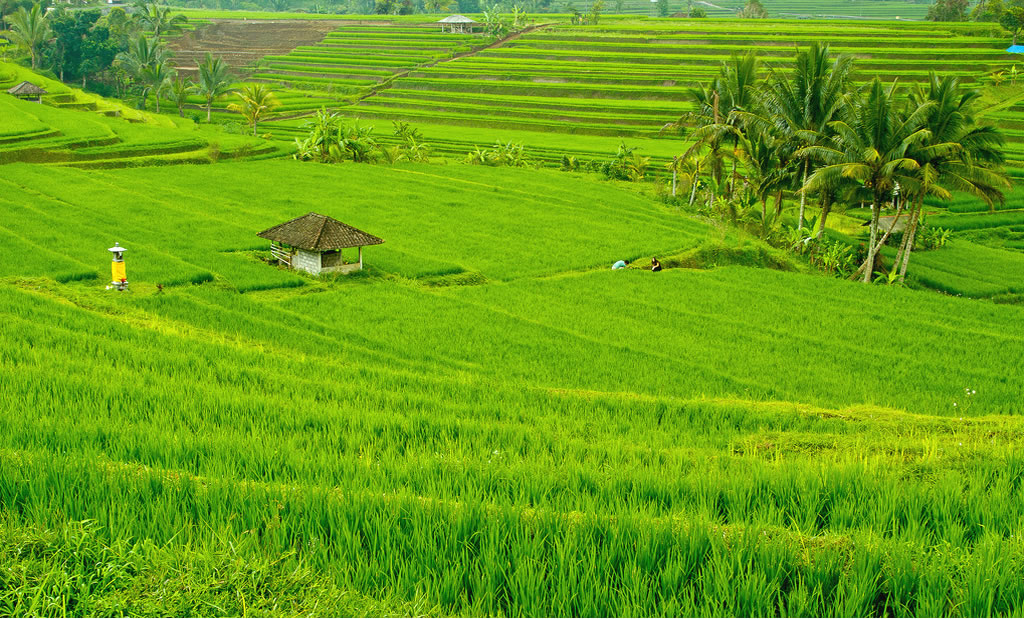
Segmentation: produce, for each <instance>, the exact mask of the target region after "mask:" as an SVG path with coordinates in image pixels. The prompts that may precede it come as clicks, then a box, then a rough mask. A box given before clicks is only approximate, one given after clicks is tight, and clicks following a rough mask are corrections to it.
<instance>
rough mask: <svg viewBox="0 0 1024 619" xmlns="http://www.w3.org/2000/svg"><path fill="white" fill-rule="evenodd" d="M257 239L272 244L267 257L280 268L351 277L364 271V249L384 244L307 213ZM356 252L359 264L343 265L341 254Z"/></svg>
mask: <svg viewBox="0 0 1024 619" xmlns="http://www.w3.org/2000/svg"><path fill="white" fill-rule="evenodd" d="M256 236H259V237H261V238H264V239H268V240H270V241H271V244H270V253H271V254H273V255H274V257H275V258H277V260H278V262H279V263H280V264H286V265H288V266H290V267H291V268H293V269H297V270H300V271H306V272H307V273H311V274H313V275H319V274H320V273H350V272H352V271H357V270H361V269H362V268H363V248H364V247H366V246H368V245H380V244H381V243H383V242H384V241H383V240H381V239H379V238H377V237H375V236H373V235H372V234H367V233H366V232H363V231H362V230H359V229H357V228H353V227H352V226H350V225H348V224H343V223H341V222H340V221H338V220H337V219H333V218H331V217H327V216H326V215H320V214H318V213H307V214H305V215H303V216H302V217H296V218H295V219H292V220H291V221H286V222H284V223H283V224H279V225H277V226H274V227H273V228H267V229H266V230H264V231H263V232H260V233H259V234H257V235H256ZM353 247H355V248H358V257H359V260H358V262H351V263H347V262H345V256H344V254H343V250H345V249H351V248H353Z"/></svg>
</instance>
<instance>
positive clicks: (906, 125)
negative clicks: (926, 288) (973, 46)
mask: <svg viewBox="0 0 1024 619" xmlns="http://www.w3.org/2000/svg"><path fill="white" fill-rule="evenodd" d="M895 87H896V86H895V84H893V86H892V87H891V88H889V89H888V90H887V89H886V88H885V87H883V86H882V83H881V82H880V81H879V80H878V78H875V80H874V81H872V82H871V83H870V84H868V85H867V86H866V88H865V89H864V90H863V91H862V92H860V93H856V95H855V96H854V97H853V99H852V100H851V101H850V104H849V105H848V106H846V107H845V108H844V112H843V119H842V120H836V121H832V122H831V123H829V129H830V130H831V131H833V132H834V135H832V136H831V138H830V139H829V140H828V142H827V143H825V144H823V145H815V146H807V147H805V148H803V149H801V150H800V151H798V152H797V156H798V157H800V158H805V159H806V158H809V159H814V160H816V161H821V162H823V163H824V165H823V166H822V167H820V168H818V169H817V170H815V171H814V173H813V174H812V175H811V176H810V177H809V178H808V179H807V182H806V183H805V184H804V186H803V188H802V189H801V191H803V192H808V191H810V192H817V191H820V190H821V189H822V188H824V187H830V186H836V185H838V184H839V183H840V182H841V181H842V179H843V178H847V179H853V180H856V181H858V182H859V183H860V185H861V186H862V187H863V188H864V190H866V191H867V192H868V193H869V194H870V196H871V228H870V241H869V244H868V247H867V257H866V258H865V260H864V264H863V265H862V267H861V269H862V271H863V274H864V280H863V281H864V282H870V281H871V275H872V272H873V270H874V264H875V255H876V253H877V251H878V249H879V248H880V245H881V244H880V243H879V244H878V245H876V241H878V228H879V226H878V222H879V216H880V214H881V210H882V207H883V204H884V203H885V202H886V200H887V198H888V196H889V195H891V194H892V192H893V189H894V187H895V186H896V184H897V183H899V185H901V186H913V185H914V184H915V181H914V175H915V174H916V173H917V171H918V170H919V169H920V167H921V166H920V164H919V163H918V162H917V161H916V160H915V159H913V158H912V157H910V156H908V150H910V149H911V148H912V147H914V146H917V145H919V144H923V143H925V142H926V141H927V140H928V139H929V138H930V137H931V132H929V131H928V130H927V129H925V128H923V127H924V124H925V120H926V118H927V115H928V113H929V112H930V111H931V109H932V107H934V103H932V102H928V103H924V104H922V105H919V106H917V107H915V108H913V109H910V110H906V111H905V110H902V109H900V108H901V106H900V105H899V102H898V101H897V100H896V97H895V96H894V91H895ZM953 148H955V147H953V146H950V145H948V144H946V145H934V149H933V151H934V153H935V154H936V155H938V154H939V153H944V152H949V151H950V150H951V149H953ZM890 231H891V228H890ZM886 236H888V235H886ZM884 240H885V239H883V242H884ZM859 272H860V271H858V273H859Z"/></svg>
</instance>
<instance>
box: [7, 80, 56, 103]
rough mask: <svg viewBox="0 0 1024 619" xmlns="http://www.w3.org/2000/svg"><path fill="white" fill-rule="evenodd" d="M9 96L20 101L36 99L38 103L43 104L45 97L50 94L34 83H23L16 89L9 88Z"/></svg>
mask: <svg viewBox="0 0 1024 619" xmlns="http://www.w3.org/2000/svg"><path fill="white" fill-rule="evenodd" d="M7 94H9V95H14V96H15V97H17V98H19V99H35V100H36V102H38V103H42V102H43V95H47V94H50V93H48V92H46V91H45V90H43V89H42V88H40V87H39V86H36V85H35V84H33V83H32V82H22V83H20V84H18V85H17V86H15V87H14V88H8V89H7Z"/></svg>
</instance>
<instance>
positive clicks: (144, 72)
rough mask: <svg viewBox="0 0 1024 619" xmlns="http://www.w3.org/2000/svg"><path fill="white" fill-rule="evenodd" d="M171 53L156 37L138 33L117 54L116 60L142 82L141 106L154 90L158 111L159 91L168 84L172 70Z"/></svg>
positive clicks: (143, 105)
mask: <svg viewBox="0 0 1024 619" xmlns="http://www.w3.org/2000/svg"><path fill="white" fill-rule="evenodd" d="M170 57H171V54H170V52H168V51H167V47H166V46H164V45H163V44H161V43H160V42H159V41H157V40H156V39H150V38H148V37H147V36H146V35H144V34H139V35H138V36H136V37H135V38H134V39H132V40H131V41H130V42H129V44H128V49H127V50H125V51H123V52H121V53H120V54H118V55H117V58H116V60H117V62H118V64H120V65H121V66H122V67H123V68H124V70H125V71H127V72H128V74H129V75H131V76H132V77H133V78H134V79H135V80H136V81H138V82H139V83H140V84H142V86H143V89H142V107H143V108H144V107H145V105H146V98H147V96H148V95H149V94H150V93H151V92H153V91H154V90H155V91H156V110H157V112H159V111H160V93H161V92H162V91H163V90H164V89H165V88H166V87H167V86H168V85H169V84H170V80H171V76H172V70H171V68H170V65H169V64H168V60H170Z"/></svg>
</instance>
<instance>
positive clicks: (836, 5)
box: [577, 0, 930, 20]
mask: <svg viewBox="0 0 1024 619" xmlns="http://www.w3.org/2000/svg"><path fill="white" fill-rule="evenodd" d="M763 4H764V5H765V10H767V11H768V16H769V17H774V18H785V19H864V20H871V19H892V20H923V19H924V18H925V17H926V16H927V14H928V5H929V4H930V3H929V2H911V1H907V0H892V1H890V0H832V1H830V2H827V3H825V2H818V1H815V0H772V1H771V2H766V3H763ZM744 5H746V2H745V0H714V1H712V2H707V1H703V0H697V2H694V3H693V6H694V7H700V8H702V9H704V11H705V12H706V13H707V15H708V17H712V18H714V17H735V16H736V13H737V12H738V11H740V10H742V9H743V7H744ZM616 7H618V4H614V3H608V5H607V6H606V10H607V9H611V10H615V12H616V13H618V9H617V8H616ZM668 7H669V14H676V13H680V12H682V13H684V14H685V12H686V11H687V10H688V9H689V7H690V3H689V2H681V1H679V0H670V1H669V3H668ZM577 8H582V7H577ZM657 11H658V7H657V5H656V4H654V3H651V2H649V1H646V0H645V1H644V2H640V1H639V0H632V1H626V0H623V2H622V13H626V14H631V15H647V16H651V17H654V16H655V15H657Z"/></svg>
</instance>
